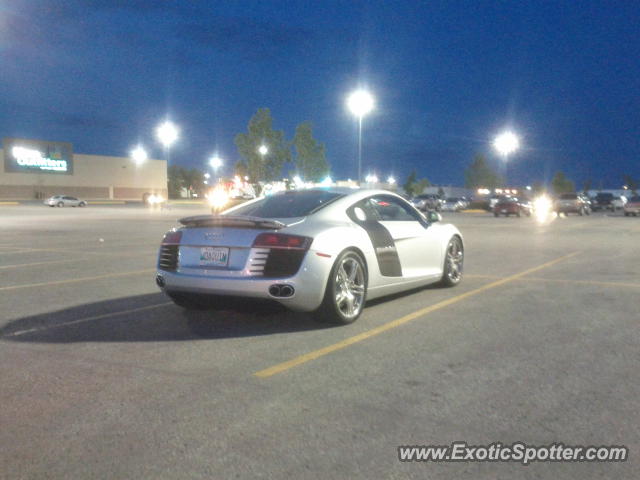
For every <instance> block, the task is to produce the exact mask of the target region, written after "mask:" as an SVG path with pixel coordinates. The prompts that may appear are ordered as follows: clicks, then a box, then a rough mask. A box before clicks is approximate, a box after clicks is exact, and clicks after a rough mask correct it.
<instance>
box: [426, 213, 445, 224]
mask: <svg viewBox="0 0 640 480" xmlns="http://www.w3.org/2000/svg"><path fill="white" fill-rule="evenodd" d="M427 220H428V221H429V223H435V222H441V221H442V215H440V214H439V213H438V212H434V211H433V210H430V211H428V212H427Z"/></svg>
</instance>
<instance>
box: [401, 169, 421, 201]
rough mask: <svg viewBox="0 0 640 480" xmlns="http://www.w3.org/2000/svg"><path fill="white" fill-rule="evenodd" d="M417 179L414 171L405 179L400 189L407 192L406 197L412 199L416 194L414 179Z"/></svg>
mask: <svg viewBox="0 0 640 480" xmlns="http://www.w3.org/2000/svg"><path fill="white" fill-rule="evenodd" d="M417 178H418V174H417V173H416V171H415V170H412V171H411V173H410V174H409V176H408V177H407V181H406V182H405V183H404V185H403V186H402V188H404V191H405V192H407V195H409V196H410V197H413V196H414V195H415V194H416V190H415V189H416V179H417Z"/></svg>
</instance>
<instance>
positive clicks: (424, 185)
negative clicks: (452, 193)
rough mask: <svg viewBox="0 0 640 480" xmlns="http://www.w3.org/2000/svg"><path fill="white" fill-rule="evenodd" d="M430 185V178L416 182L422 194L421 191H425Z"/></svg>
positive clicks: (417, 189) (418, 190)
mask: <svg viewBox="0 0 640 480" xmlns="http://www.w3.org/2000/svg"><path fill="white" fill-rule="evenodd" d="M430 186H431V182H430V181H429V179H428V178H421V179H420V180H418V182H417V183H416V191H417V192H418V194H420V193H422V192H424V189H425V188H427V187H430Z"/></svg>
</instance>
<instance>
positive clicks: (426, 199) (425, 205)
mask: <svg viewBox="0 0 640 480" xmlns="http://www.w3.org/2000/svg"><path fill="white" fill-rule="evenodd" d="M411 203H412V204H413V206H414V207H416V208H417V209H418V210H422V211H423V212H425V211H427V210H435V211H436V212H439V211H440V210H442V201H441V200H440V197H438V195H436V194H435V193H423V194H422V195H416V196H415V197H413V199H412V200H411Z"/></svg>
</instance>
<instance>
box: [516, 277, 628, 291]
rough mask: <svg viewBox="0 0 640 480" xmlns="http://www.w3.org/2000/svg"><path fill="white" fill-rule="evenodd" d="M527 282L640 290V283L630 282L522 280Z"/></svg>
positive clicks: (550, 279)
mask: <svg viewBox="0 0 640 480" xmlns="http://www.w3.org/2000/svg"><path fill="white" fill-rule="evenodd" d="M521 280H524V281H527V282H552V283H570V284H577V285H596V286H601V287H631V288H640V283H628V282H603V281H598V280H565V279H562V278H540V277H529V278H524V279H521Z"/></svg>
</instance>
